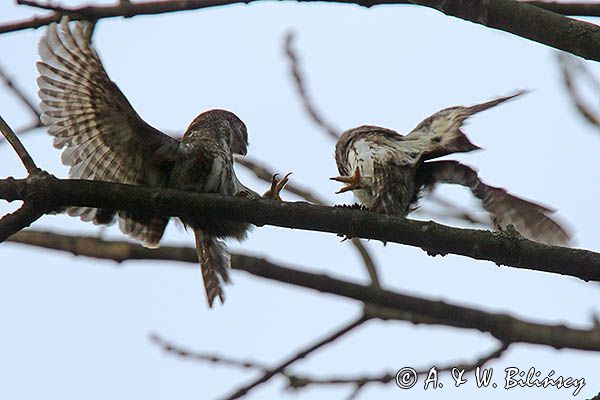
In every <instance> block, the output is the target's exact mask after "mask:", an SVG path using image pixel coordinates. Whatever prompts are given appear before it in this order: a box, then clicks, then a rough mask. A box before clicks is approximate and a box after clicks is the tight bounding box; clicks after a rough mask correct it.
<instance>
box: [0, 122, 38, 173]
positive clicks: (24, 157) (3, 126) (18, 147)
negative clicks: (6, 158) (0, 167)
mask: <svg viewBox="0 0 600 400" xmlns="http://www.w3.org/2000/svg"><path fill="white" fill-rule="evenodd" d="M0 131H1V132H2V135H3V136H4V137H5V138H6V140H7V141H8V143H10V145H11V146H12V148H13V149H14V150H15V152H16V153H17V156H19V158H20V159H21V162H22V163H23V165H24V166H25V169H27V172H28V173H29V175H32V174H37V173H39V172H40V171H41V170H40V169H39V168H38V166H37V165H35V161H33V158H31V156H30V155H29V153H28V152H27V149H25V147H24V146H23V143H21V141H20V140H19V138H18V137H17V135H16V134H15V132H13V130H12V129H11V127H10V126H8V124H7V123H6V122H5V121H4V119H3V118H2V117H1V116H0Z"/></svg>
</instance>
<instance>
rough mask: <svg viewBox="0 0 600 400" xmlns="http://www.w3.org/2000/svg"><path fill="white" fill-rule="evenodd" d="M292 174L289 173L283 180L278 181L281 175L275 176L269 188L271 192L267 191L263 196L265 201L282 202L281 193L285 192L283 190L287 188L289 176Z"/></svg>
mask: <svg viewBox="0 0 600 400" xmlns="http://www.w3.org/2000/svg"><path fill="white" fill-rule="evenodd" d="M291 174H292V173H291V172H288V173H287V174H285V175H284V177H283V178H281V179H277V177H278V176H279V174H274V175H273V177H272V178H271V187H270V188H269V190H267V191H266V192H265V194H263V195H262V197H263V198H265V199H271V200H275V201H282V200H281V197H280V196H279V193H280V192H281V191H282V190H283V188H285V186H286V185H287V184H288V182H289V181H290V179H289V176H290V175H291Z"/></svg>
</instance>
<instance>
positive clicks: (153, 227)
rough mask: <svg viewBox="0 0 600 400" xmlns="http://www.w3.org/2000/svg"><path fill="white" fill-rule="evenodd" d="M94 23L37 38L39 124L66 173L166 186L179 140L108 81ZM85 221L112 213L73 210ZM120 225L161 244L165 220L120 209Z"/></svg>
mask: <svg viewBox="0 0 600 400" xmlns="http://www.w3.org/2000/svg"><path fill="white" fill-rule="evenodd" d="M91 31H92V24H91V23H89V22H74V23H71V24H69V20H68V18H63V19H62V20H61V22H60V24H51V25H50V26H49V28H48V30H47V32H46V34H45V36H44V37H43V38H42V39H41V41H40V44H39V53H40V56H41V59H42V61H41V62H38V64H37V68H38V71H39V73H40V76H39V78H38V81H37V82H38V86H39V96H40V99H41V105H40V106H41V110H42V122H43V123H44V125H46V126H47V127H48V133H50V134H51V135H52V136H54V146H55V147H57V148H62V149H64V150H63V153H62V162H63V164H65V165H69V166H70V169H69V176H70V177H71V178H79V179H90V180H91V179H93V180H101V181H108V182H118V183H125V184H132V185H153V186H164V184H165V182H166V179H167V177H166V176H167V172H166V171H168V169H165V167H166V166H167V165H169V164H172V163H173V162H174V160H175V157H176V155H177V147H178V144H179V142H178V141H177V140H175V139H172V138H170V137H169V136H167V135H165V134H163V133H162V132H159V131H158V130H156V129H154V128H152V127H151V126H150V125H148V124H147V123H145V122H144V121H143V120H142V119H141V118H140V117H139V116H138V115H137V113H136V112H135V110H134V109H133V108H132V107H131V105H130V104H129V102H128V101H127V99H126V98H125V96H124V95H123V93H122V92H121V91H120V90H119V88H118V87H117V86H116V85H115V84H114V83H113V82H112V81H111V80H110V79H109V77H108V75H107V73H106V71H105V70H104V67H103V65H102V62H101V61H100V58H99V57H98V54H97V53H96V51H95V50H94V48H93V47H92V46H91V44H90V37H91ZM69 214H71V215H78V216H80V217H81V219H82V220H84V221H94V223H110V222H112V220H113V219H114V215H115V212H114V211H111V210H98V209H91V208H72V209H70V210H69ZM118 216H119V227H120V228H121V230H122V231H123V232H124V233H126V234H128V235H129V236H131V237H133V238H135V239H138V240H139V241H141V242H142V243H143V244H144V245H146V246H150V247H154V246H156V245H157V244H158V241H159V240H160V238H161V236H162V233H163V231H164V228H165V226H166V224H167V222H168V219H167V218H157V217H150V216H149V217H144V216H141V215H132V214H129V213H125V212H119V213H118Z"/></svg>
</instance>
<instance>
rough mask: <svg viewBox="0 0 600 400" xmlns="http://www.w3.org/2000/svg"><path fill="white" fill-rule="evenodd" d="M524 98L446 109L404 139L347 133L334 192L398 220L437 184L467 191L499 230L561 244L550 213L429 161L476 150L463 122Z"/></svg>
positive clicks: (363, 129)
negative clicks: (349, 194)
mask: <svg viewBox="0 0 600 400" xmlns="http://www.w3.org/2000/svg"><path fill="white" fill-rule="evenodd" d="M523 93H524V92H523V91H520V92H517V93H515V94H513V95H511V96H506V97H499V98H497V99H494V100H491V101H488V102H485V103H481V104H476V105H473V106H470V107H462V106H457V107H450V108H446V109H444V110H441V111H438V112H437V113H435V114H433V115H431V116H430V117H428V118H426V119H425V120H424V121H422V122H421V123H420V124H419V125H417V127H416V128H415V129H413V130H412V131H411V132H410V133H408V134H407V135H405V136H403V135H401V134H399V133H398V132H396V131H393V130H391V129H386V128H380V127H377V126H367V125H365V126H360V127H357V128H353V129H350V130H347V131H345V132H344V133H343V134H342V135H341V136H340V138H339V139H338V141H337V143H336V146H335V159H336V163H337V167H338V171H339V173H340V176H337V177H333V178H331V179H333V180H335V181H339V182H343V183H345V184H346V185H345V186H344V187H342V188H341V189H340V190H339V191H338V193H341V192H346V191H349V190H352V191H354V194H355V196H356V197H357V199H358V200H359V202H360V203H361V204H362V205H363V206H365V207H367V208H368V209H369V210H371V211H375V212H379V213H383V214H389V215H398V216H406V215H407V214H409V213H410V212H412V211H414V210H415V209H416V207H417V206H416V204H417V202H418V200H419V197H420V194H421V192H422V191H423V189H426V188H432V187H433V186H434V185H436V184H438V183H451V184H457V185H462V186H466V187H467V188H469V189H470V190H471V192H472V193H473V195H474V196H475V197H477V198H478V199H479V200H481V202H482V204H483V207H484V209H485V210H486V211H487V212H488V213H489V214H490V216H491V218H492V220H493V222H494V224H495V225H496V226H497V227H498V228H499V229H502V230H504V229H507V228H509V226H510V225H512V227H513V228H514V229H516V230H517V232H518V233H519V234H521V235H522V236H524V237H526V238H529V239H532V240H535V241H538V242H542V243H546V244H552V245H565V244H567V243H568V242H569V240H570V234H569V233H568V232H567V230H566V229H565V228H564V227H562V226H561V225H560V224H559V223H558V222H556V221H555V220H554V219H552V218H551V217H550V216H549V215H550V214H552V213H553V212H554V210H552V209H549V208H547V207H544V206H542V205H539V204H536V203H533V202H531V201H527V200H523V199H521V198H519V197H516V196H513V195H511V194H509V193H507V192H506V190H504V189H501V188H497V187H493V186H489V185H487V184H485V183H484V182H482V181H481V180H480V179H479V177H478V175H477V172H476V171H475V170H473V169H472V168H470V167H468V166H466V165H463V164H461V163H459V162H457V161H430V160H432V159H435V158H438V157H442V156H445V155H448V154H452V153H460V152H469V151H473V150H477V149H479V147H478V146H476V145H474V144H473V143H471V141H470V140H469V139H468V138H467V136H466V135H465V134H464V133H463V132H462V130H461V128H462V125H463V123H464V122H465V121H466V120H467V119H468V118H469V117H471V116H472V115H474V114H476V113H478V112H480V111H484V110H487V109H489V108H492V107H494V106H497V105H498V104H500V103H503V102H505V101H507V100H510V99H513V98H515V97H517V96H519V95H521V94H523Z"/></svg>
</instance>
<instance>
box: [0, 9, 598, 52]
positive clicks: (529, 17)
mask: <svg viewBox="0 0 600 400" xmlns="http://www.w3.org/2000/svg"><path fill="white" fill-rule="evenodd" d="M254 1H257V0H178V1H172V0H161V1H148V2H144V3H131V2H129V1H122V2H119V3H118V4H116V5H101V6H80V7H72V8H69V7H60V6H48V5H47V4H45V3H39V2H37V1H32V0H25V1H24V0H20V1H19V2H20V3H21V4H27V5H31V6H34V7H35V6H38V7H39V6H40V4H42V8H45V9H48V8H50V9H53V10H56V11H54V12H52V13H50V14H47V15H44V16H41V17H34V18H32V19H29V20H25V21H18V22H11V23H7V24H4V25H1V26H0V33H5V32H14V31H18V30H22V29H29V28H37V27H40V26H44V25H48V24H49V23H51V22H57V21H58V20H59V19H60V16H61V14H69V15H70V16H71V17H72V18H73V19H81V18H85V19H93V20H97V19H101V18H112V17H133V16H136V15H151V14H162V13H170V12H176V11H187V10H198V9H203V8H209V7H219V6H224V5H228V4H238V3H244V4H249V3H251V2H254ZM300 1H303V2H304V1H306V2H312V1H315V0H300ZM319 1H322V0H319ZM325 1H326V2H332V3H349V4H357V5H360V6H364V7H371V6H375V5H380V4H388V5H389V4H417V5H422V6H426V7H430V8H434V9H436V10H438V11H441V12H443V13H444V14H447V15H450V16H454V17H458V18H461V19H465V20H468V21H471V22H474V23H478V24H482V25H485V26H487V27H490V28H494V29H499V30H504V31H506V32H510V33H513V34H515V35H518V36H521V37H524V38H526V39H530V40H533V41H536V42H539V43H543V44H545V45H548V46H551V47H554V48H557V49H560V50H564V51H567V52H569V53H572V54H575V55H578V56H581V57H583V58H587V59H591V60H596V61H600V28H599V27H598V26H596V25H594V24H591V23H588V22H583V21H578V20H574V19H571V18H567V17H565V16H562V15H560V14H556V13H555V12H552V11H548V10H546V9H545V8H548V9H549V10H554V11H563V12H565V13H567V14H575V13H576V12H577V11H583V10H585V11H588V12H590V13H592V11H594V12H596V13H597V12H598V10H597V9H598V7H600V6H598V4H594V5H596V7H591V6H592V5H591V4H590V5H588V6H587V7H582V5H583V4H581V3H580V4H578V5H576V6H573V7H572V8H571V9H569V7H568V6H567V5H566V4H565V5H561V6H558V5H557V4H556V3H549V4H546V3H545V2H539V1H538V2H529V3H528V2H519V1H514V0H494V1H488V0H468V1H465V0H411V1H410V2H409V1H406V0H335V1H333V0H325Z"/></svg>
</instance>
